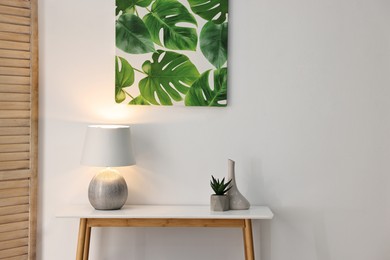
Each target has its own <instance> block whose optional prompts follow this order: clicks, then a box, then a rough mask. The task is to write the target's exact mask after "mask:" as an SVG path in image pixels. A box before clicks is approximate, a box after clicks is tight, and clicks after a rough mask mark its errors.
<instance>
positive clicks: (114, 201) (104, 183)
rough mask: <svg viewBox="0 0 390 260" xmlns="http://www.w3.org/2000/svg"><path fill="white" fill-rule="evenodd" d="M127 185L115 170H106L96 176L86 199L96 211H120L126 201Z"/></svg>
mask: <svg viewBox="0 0 390 260" xmlns="http://www.w3.org/2000/svg"><path fill="white" fill-rule="evenodd" d="M127 195H128V191H127V184H126V181H125V179H124V178H123V177H122V175H120V174H119V172H118V171H117V170H114V169H111V168H106V169H104V170H102V171H100V172H99V173H98V174H96V176H95V177H93V179H92V180H91V183H90V184H89V188H88V198H89V202H90V203H91V205H92V206H93V207H94V208H95V209H97V210H115V209H120V208H122V206H123V205H124V204H125V203H126V200H127Z"/></svg>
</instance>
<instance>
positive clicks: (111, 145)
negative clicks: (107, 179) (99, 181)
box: [81, 125, 135, 167]
mask: <svg viewBox="0 0 390 260" xmlns="http://www.w3.org/2000/svg"><path fill="white" fill-rule="evenodd" d="M81 163H82V164H84V165H89V166H96V167H120V166H129V165H133V164H135V160H134V155H133V150H132V147H131V135H130V127H129V126H123V125H90V126H88V129H87V134H86V137H85V142H84V149H83V154H82V159H81Z"/></svg>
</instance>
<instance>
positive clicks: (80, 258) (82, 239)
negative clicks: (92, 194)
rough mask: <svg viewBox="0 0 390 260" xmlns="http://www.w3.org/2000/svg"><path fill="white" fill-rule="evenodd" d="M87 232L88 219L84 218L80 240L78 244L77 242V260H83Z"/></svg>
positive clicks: (81, 224)
mask: <svg viewBox="0 0 390 260" xmlns="http://www.w3.org/2000/svg"><path fill="white" fill-rule="evenodd" d="M86 230H87V219H85V218H82V219H80V226H79V238H78V242H77V252H76V260H83V255H84V244H85V233H86Z"/></svg>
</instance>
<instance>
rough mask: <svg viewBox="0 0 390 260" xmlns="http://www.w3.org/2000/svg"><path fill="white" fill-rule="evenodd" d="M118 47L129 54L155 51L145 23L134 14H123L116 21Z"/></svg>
mask: <svg viewBox="0 0 390 260" xmlns="http://www.w3.org/2000/svg"><path fill="white" fill-rule="evenodd" d="M115 27H116V46H117V47H118V48H119V49H121V50H123V51H124V52H127V53H132V54H141V53H148V52H153V51H154V44H153V42H152V39H151V37H150V33H149V31H148V29H147V28H146V26H145V24H144V22H143V21H142V20H141V19H140V18H139V17H138V16H136V15H134V14H123V15H121V16H120V17H119V19H118V20H117V21H116V26H115Z"/></svg>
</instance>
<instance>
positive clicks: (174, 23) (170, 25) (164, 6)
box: [143, 0, 198, 51]
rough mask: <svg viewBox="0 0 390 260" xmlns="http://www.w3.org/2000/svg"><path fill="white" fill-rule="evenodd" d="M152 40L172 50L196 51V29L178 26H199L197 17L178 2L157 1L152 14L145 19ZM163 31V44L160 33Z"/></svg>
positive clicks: (175, 0) (170, 0)
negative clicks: (180, 24) (179, 24)
mask: <svg viewBox="0 0 390 260" xmlns="http://www.w3.org/2000/svg"><path fill="white" fill-rule="evenodd" d="M143 19H144V22H145V24H146V26H147V27H148V29H149V31H150V34H151V35H152V40H153V41H154V42H155V43H156V44H158V45H160V46H165V47H166V48H168V49H171V50H192V51H195V50H196V45H197V43H198V35H197V33H196V29H195V28H191V27H186V26H184V25H182V26H178V23H189V24H193V25H195V26H197V22H196V19H195V17H194V16H193V15H192V14H191V13H190V12H189V11H188V10H187V8H186V7H185V6H184V5H182V4H181V3H179V2H178V1H177V0H156V2H154V3H153V5H152V10H151V12H150V13H148V14H147V15H145V17H144V18H143ZM161 30H162V31H163V42H164V45H163V44H162V43H161V40H160V31H161Z"/></svg>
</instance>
